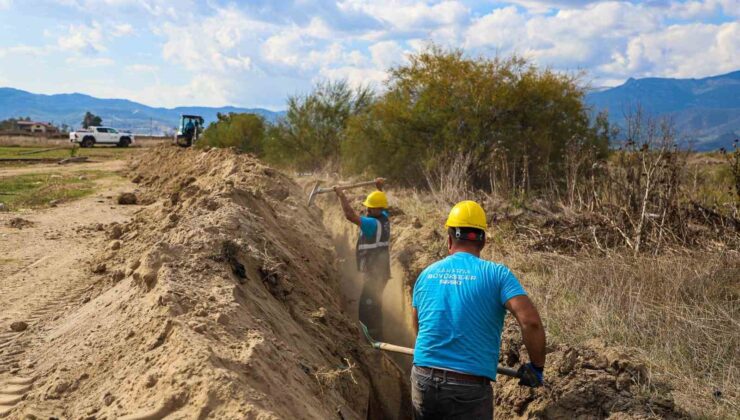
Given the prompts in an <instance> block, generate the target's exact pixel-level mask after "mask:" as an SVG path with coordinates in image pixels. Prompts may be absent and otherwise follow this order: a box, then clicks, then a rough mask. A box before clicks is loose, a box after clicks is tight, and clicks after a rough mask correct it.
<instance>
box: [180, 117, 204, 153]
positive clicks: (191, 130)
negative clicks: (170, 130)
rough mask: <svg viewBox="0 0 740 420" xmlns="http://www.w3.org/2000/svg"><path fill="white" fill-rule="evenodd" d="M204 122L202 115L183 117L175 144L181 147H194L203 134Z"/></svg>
mask: <svg viewBox="0 0 740 420" xmlns="http://www.w3.org/2000/svg"><path fill="white" fill-rule="evenodd" d="M204 122H205V120H203V117H201V116H200V115H181V116H180V127H179V129H178V130H177V134H175V139H174V140H175V144H177V145H178V146H180V147H190V146H192V145H193V144H194V143H195V142H196V141H198V139H199V138H200V136H201V135H202V134H203V130H204V127H203V123H204Z"/></svg>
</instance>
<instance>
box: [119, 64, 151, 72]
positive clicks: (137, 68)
mask: <svg viewBox="0 0 740 420" xmlns="http://www.w3.org/2000/svg"><path fill="white" fill-rule="evenodd" d="M126 70H127V71H132V72H135V73H156V72H157V71H159V66H153V65H150V64H130V65H128V66H126Z"/></svg>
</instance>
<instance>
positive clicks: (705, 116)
mask: <svg viewBox="0 0 740 420" xmlns="http://www.w3.org/2000/svg"><path fill="white" fill-rule="evenodd" d="M586 102H587V103H588V104H589V105H590V106H591V107H592V108H593V109H594V110H595V111H599V110H606V111H608V112H609V119H610V120H611V122H612V123H615V124H617V125H618V126H624V123H625V115H627V114H629V113H630V112H634V110H635V109H636V107H637V106H638V105H639V106H640V107H641V108H642V109H643V110H644V111H645V112H646V113H647V114H648V115H651V116H661V117H662V116H665V117H669V118H671V119H672V120H673V123H674V124H675V127H676V129H677V130H678V132H679V133H680V135H681V137H682V138H683V140H684V141H686V142H689V144H690V145H691V146H692V148H693V149H695V150H715V149H718V148H720V147H725V148H731V147H732V142H733V141H734V140H735V139H736V138H738V137H740V71H735V72H732V73H728V74H723V75H719V76H713V77H706V78H703V79H668V78H657V77H651V78H645V79H629V80H627V81H626V82H625V83H624V84H623V85H621V86H617V87H613V88H609V89H603V90H597V91H592V92H591V93H589V94H587V95H586Z"/></svg>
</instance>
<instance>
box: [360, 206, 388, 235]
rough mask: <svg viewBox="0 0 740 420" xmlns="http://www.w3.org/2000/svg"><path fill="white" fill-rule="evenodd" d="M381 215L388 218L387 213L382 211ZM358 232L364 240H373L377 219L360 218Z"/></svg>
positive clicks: (376, 228) (376, 229)
mask: <svg viewBox="0 0 740 420" xmlns="http://www.w3.org/2000/svg"><path fill="white" fill-rule="evenodd" d="M383 215H384V216H385V217H388V212H387V211H385V210H383ZM360 231H361V232H362V236H364V237H366V238H374V237H375V232H377V231H378V219H375V218H373V217H366V216H360Z"/></svg>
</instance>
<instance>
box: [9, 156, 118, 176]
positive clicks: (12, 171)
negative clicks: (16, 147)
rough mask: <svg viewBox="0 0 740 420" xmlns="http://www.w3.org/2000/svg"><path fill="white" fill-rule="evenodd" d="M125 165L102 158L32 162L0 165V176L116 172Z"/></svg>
mask: <svg viewBox="0 0 740 420" xmlns="http://www.w3.org/2000/svg"><path fill="white" fill-rule="evenodd" d="M125 167H126V161H125V160H102V161H90V162H83V163H70V164H66V165H59V164H56V163H53V164H32V165H23V166H15V165H13V166H3V165H0V177H6V176H18V175H29V174H44V173H52V172H53V173H60V174H64V173H71V172H80V171H112V172H118V171H121V170H123V169H124V168H125Z"/></svg>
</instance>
